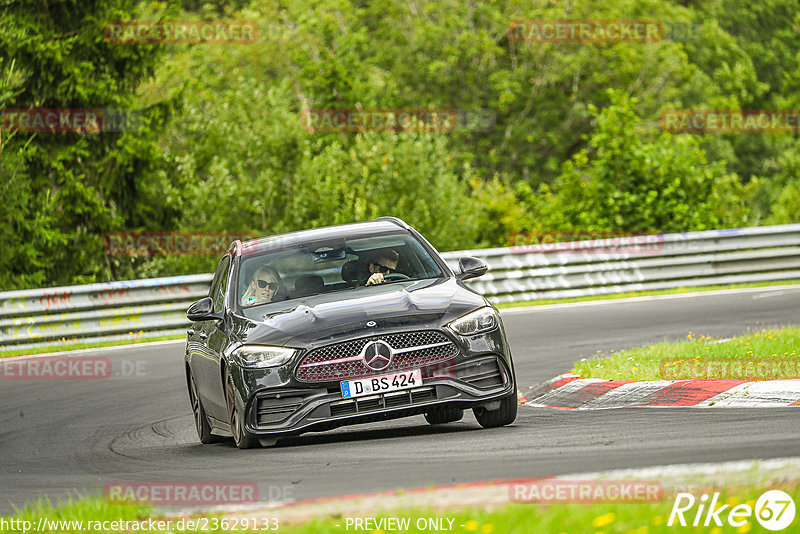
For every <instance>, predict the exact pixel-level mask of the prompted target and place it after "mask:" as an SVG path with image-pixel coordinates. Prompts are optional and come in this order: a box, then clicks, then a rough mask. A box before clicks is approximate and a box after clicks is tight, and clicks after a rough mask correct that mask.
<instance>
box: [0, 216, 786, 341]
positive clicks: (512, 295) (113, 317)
mask: <svg viewBox="0 0 800 534" xmlns="http://www.w3.org/2000/svg"><path fill="white" fill-rule="evenodd" d="M443 256H444V258H445V259H446V260H447V262H448V263H449V264H450V265H451V267H453V269H454V270H457V269H458V258H460V257H462V256H476V257H479V258H481V259H483V260H484V261H486V263H487V264H488V265H489V272H488V273H487V274H486V275H484V276H482V277H480V278H476V279H473V280H470V281H468V282H467V284H469V285H470V286H471V287H472V288H474V289H475V290H476V291H478V292H479V293H481V294H483V295H485V296H486V297H487V298H488V299H489V300H490V301H492V302H494V303H501V302H518V301H522V300H537V299H543V298H548V299H549V298H554V299H559V298H571V297H579V296H585V295H603V294H609V293H618V292H626V291H642V290H650V289H669V288H674V287H692V286H704V285H716V284H730V283H738V282H757V281H770V280H789V279H800V224H790V225H781V226H765V227H755V228H741V229H732V230H711V231H704V232H688V233H681V234H664V235H651V236H636V237H622V238H609V239H597V240H591V241H577V242H571V243H551V244H535V245H528V246H519V247H505V248H494V249H482V250H464V251H455V252H446V253H444V254H443ZM211 279H212V275H211V274H200V275H193V276H176V277H169V278H154V279H148V280H133V281H123V282H110V283H104V284H91V285H85V286H70V287H57V288H50V289H32V290H22V291H9V292H4V293H0V351H3V350H9V349H21V348H29V347H36V346H46V345H52V346H54V347H57V346H61V345H65V344H72V343H79V342H96V341H106V340H108V341H118V340H123V339H132V338H138V337H153V336H163V335H180V334H182V333H183V332H184V329H185V328H186V327H187V326H188V324H189V323H188V321H187V319H186V316H185V311H186V308H187V307H188V305H189V304H190V303H191V302H192V301H194V300H196V299H198V298H201V297H203V296H205V295H206V294H207V293H208V286H209V284H210V282H211Z"/></svg>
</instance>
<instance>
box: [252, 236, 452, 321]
mask: <svg viewBox="0 0 800 534" xmlns="http://www.w3.org/2000/svg"><path fill="white" fill-rule="evenodd" d="M269 247H270V248H271V250H269V251H268V252H264V253H259V254H257V255H256V254H252V253H251V254H246V255H245V256H244V257H243V259H242V261H241V263H240V268H239V276H238V284H237V285H238V288H237V291H238V293H237V303H238V305H239V306H241V307H243V308H249V307H253V306H261V305H264V304H269V303H273V302H279V301H286V300H292V299H302V298H306V297H310V296H313V295H319V294H322V293H331V292H335V291H343V290H349V289H354V288H358V287H363V286H365V285H366V283H367V280H368V278H369V277H370V276H371V275H373V274H375V273H380V274H381V275H382V276H383V278H384V281H383V283H384V284H386V283H393V282H398V281H405V280H421V279H427V278H440V277H442V276H443V273H442V270H441V268H440V267H439V266H438V265H437V263H436V261H435V260H434V259H433V258H432V257H431V255H430V254H429V253H428V251H427V250H425V248H424V247H423V246H422V245H421V244H420V243H419V241H417V240H416V239H415V238H414V237H413V236H412V235H410V234H407V233H392V234H383V235H375V236H370V237H358V238H353V239H348V238H339V239H334V240H331V239H325V240H319V241H313V240H311V241H307V242H303V243H302V244H296V245H291V246H286V247H279V246H276V245H274V244H270V245H269ZM265 248H266V247H265Z"/></svg>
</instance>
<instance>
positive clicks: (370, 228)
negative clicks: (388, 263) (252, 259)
mask: <svg viewBox="0 0 800 534" xmlns="http://www.w3.org/2000/svg"><path fill="white" fill-rule="evenodd" d="M403 230H408V226H407V225H406V224H405V223H403V221H401V220H400V219H395V218H393V217H381V218H380V219H376V220H374V221H370V222H363V223H350V224H339V225H336V226H324V227H322V228H313V229H311V230H299V231H297V232H289V233H286V234H276V235H272V236H268V237H261V238H258V239H251V240H250V241H245V242H243V243H242V244H241V249H239V250H241V253H242V254H252V253H254V252H261V251H264V250H266V249H271V248H273V247H275V246H280V247H284V246H292V245H298V244H302V243H304V242H305V241H309V240H314V241H318V240H325V239H340V238H344V237H347V238H354V237H365V236H369V235H374V234H376V233H379V234H382V233H387V232H397V231H403ZM237 248H238V247H237Z"/></svg>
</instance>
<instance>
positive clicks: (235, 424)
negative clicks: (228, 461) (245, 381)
mask: <svg viewBox="0 0 800 534" xmlns="http://www.w3.org/2000/svg"><path fill="white" fill-rule="evenodd" d="M225 401H226V403H227V404H228V419H229V420H230V422H231V434H233V441H234V443H236V446H237V447H239V448H240V449H252V448H253V447H259V446H261V443H259V441H258V440H257V439H256V437H255V436H254V435H253V434H251V433H249V432H248V431H247V430H246V429H245V428H244V418H243V417H242V413H241V412H240V411H239V409H238V408H237V407H236V397H235V396H234V387H233V378H232V377H231V375H230V374H228V371H227V370H226V371H225Z"/></svg>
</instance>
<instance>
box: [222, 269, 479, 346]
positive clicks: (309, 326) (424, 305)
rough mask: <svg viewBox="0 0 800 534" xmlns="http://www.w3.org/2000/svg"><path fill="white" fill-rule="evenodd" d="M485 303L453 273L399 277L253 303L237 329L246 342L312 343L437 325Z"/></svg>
mask: <svg viewBox="0 0 800 534" xmlns="http://www.w3.org/2000/svg"><path fill="white" fill-rule="evenodd" d="M485 305H486V300H485V299H484V298H483V297H481V296H480V295H477V294H475V293H473V292H472V291H470V290H469V289H467V288H466V287H464V286H463V285H462V284H461V283H460V282H459V281H458V280H456V279H454V278H439V279H433V280H416V281H405V282H394V283H391V284H383V285H377V286H368V287H360V288H356V289H351V290H343V291H337V292H334V293H326V294H321V295H316V296H313V297H307V298H304V299H294V300H290V301H285V302H275V303H272V304H268V305H266V306H260V307H257V308H250V309H248V310H246V314H247V319H245V318H243V317H240V318H237V321H236V322H237V323H238V324H237V325H236V327H235V329H237V330H239V333H240V336H239V337H240V339H241V340H242V341H243V342H244V343H252V344H264V345H278V346H283V345H286V346H293V347H298V348H308V347H311V346H315V345H319V344H321V343H325V342H332V341H335V340H337V339H341V338H347V337H350V336H352V335H355V334H357V333H359V332H365V330H368V332H369V333H375V334H380V333H382V332H384V331H390V330H398V329H400V330H403V329H408V328H409V327H414V328H416V327H419V328H438V327H441V326H442V325H444V324H446V323H448V322H450V321H452V320H453V319H457V318H458V317H460V316H462V315H464V314H466V313H469V312H470V311H472V310H475V309H477V308H480V307H481V306H485ZM370 321H374V322H375V325H374V326H373V325H371V324H370V325H367V323H368V322H370Z"/></svg>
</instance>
